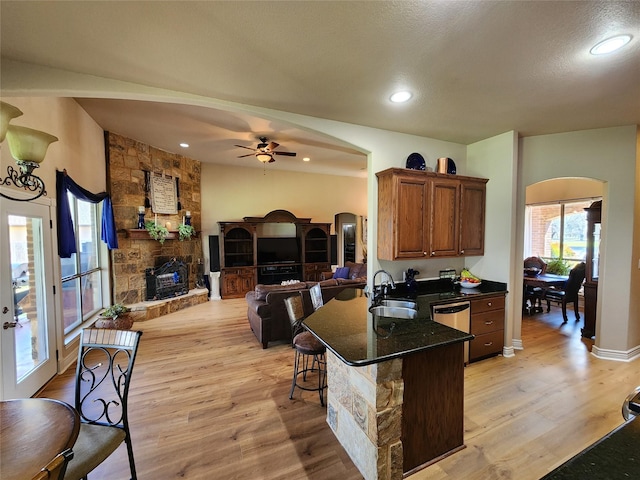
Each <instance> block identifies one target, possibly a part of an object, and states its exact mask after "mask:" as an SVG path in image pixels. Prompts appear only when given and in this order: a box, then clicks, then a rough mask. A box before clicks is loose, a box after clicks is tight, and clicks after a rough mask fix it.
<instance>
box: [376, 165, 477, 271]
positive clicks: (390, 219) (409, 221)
mask: <svg viewBox="0 0 640 480" xmlns="http://www.w3.org/2000/svg"><path fill="white" fill-rule="evenodd" d="M376 175H377V177H378V258H379V259H381V260H402V259H417V258H435V257H456V256H467V255H482V254H484V215H485V213H484V212H485V192H486V183H487V179H481V178H471V177H462V176H458V175H456V176H453V175H445V174H437V173H433V172H423V171H418V170H407V169H401V168H391V169H388V170H384V171H382V172H379V173H377V174H376Z"/></svg>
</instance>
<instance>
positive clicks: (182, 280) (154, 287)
mask: <svg viewBox="0 0 640 480" xmlns="http://www.w3.org/2000/svg"><path fill="white" fill-rule="evenodd" d="M145 273H146V278H147V300H161V299H163V298H171V297H178V296H180V295H184V294H186V293H188V292H189V269H188V268H187V266H186V265H185V264H184V262H181V261H180V260H176V259H175V258H174V259H172V260H171V261H169V262H167V263H165V264H164V265H162V266H160V267H154V268H147V269H146V270H145Z"/></svg>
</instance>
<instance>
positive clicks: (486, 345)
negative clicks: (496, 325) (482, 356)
mask: <svg viewBox="0 0 640 480" xmlns="http://www.w3.org/2000/svg"><path fill="white" fill-rule="evenodd" d="M491 345H493V342H489V343H485V344H484V346H485V347H490V346H491Z"/></svg>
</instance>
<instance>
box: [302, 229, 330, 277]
mask: <svg viewBox="0 0 640 480" xmlns="http://www.w3.org/2000/svg"><path fill="white" fill-rule="evenodd" d="M330 231H331V224H329V223H306V224H299V225H298V226H297V232H298V238H300V242H301V246H302V265H303V280H305V281H308V282H319V281H320V280H321V278H320V277H321V274H322V272H327V271H329V270H331V263H330V261H329V260H330V255H329V252H330V248H331V236H330Z"/></svg>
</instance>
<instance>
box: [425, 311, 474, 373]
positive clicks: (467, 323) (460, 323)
mask: <svg viewBox="0 0 640 480" xmlns="http://www.w3.org/2000/svg"><path fill="white" fill-rule="evenodd" d="M470 306H471V304H470V303H469V302H468V301H467V302H456V303H446V304H444V305H434V306H433V307H432V309H431V314H432V317H433V320H434V321H435V322H438V323H442V324H443V325H446V326H448V327H451V328H455V329H456V330H460V331H461V332H465V333H469V331H470V329H471V315H470V312H471V308H470ZM464 363H465V365H466V364H468V363H469V342H464Z"/></svg>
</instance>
